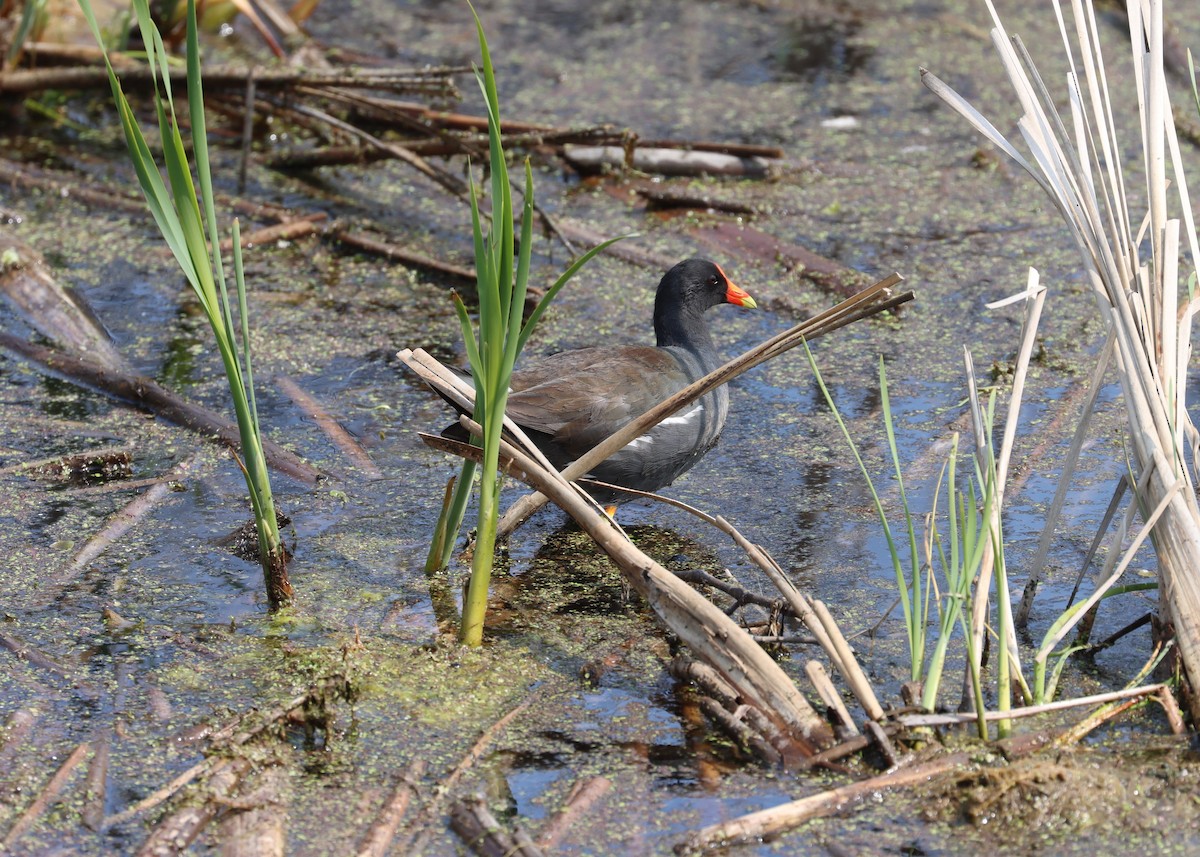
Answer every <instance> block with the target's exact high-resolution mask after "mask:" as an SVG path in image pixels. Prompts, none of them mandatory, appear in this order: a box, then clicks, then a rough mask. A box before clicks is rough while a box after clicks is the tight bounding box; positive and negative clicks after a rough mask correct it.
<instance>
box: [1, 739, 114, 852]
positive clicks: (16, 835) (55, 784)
mask: <svg viewBox="0 0 1200 857" xmlns="http://www.w3.org/2000/svg"><path fill="white" fill-rule="evenodd" d="M90 748H91V745H90V744H88V742H86V741H85V742H83V743H82V744H80V745H79V746H77V747H76V748H75V749H74V750H73V751H71V755H69V756H67V758H66V761H64V762H63V763H62V764H61V765H60V766H59V768H58V770H57V771H55V772H54V776H53V777H51V778H50V782H48V783H46V785H45V787H44V788H43V789H42V790H41V791H40V792H38V795H37V797H35V798H34V799H33V803H31V804H30V805H29V807H28V808H27V809H26V810H25V812H23V813H21V817H20V818H18V819H17V822H16V824H14V825H13V826H12V827H11V828H10V829H9V831H8V833H6V834H5V835H4V840H3V841H0V851H7V850H8V849H10V848H12V847H13V845H14V844H16V842H17V840H18V839H20V838H21V837H22V836H24V835H25V833H26V832H27V831H28V830H29V828H31V827H33V825H34V823H35V822H36V821H37V820H38V819H39V818H41V817H42V816H43V815H45V813H46V810H47V809H49V808H50V804H51V803H52V802H53V801H54V799H55V798H57V797H58V795H59V793H60V792H62V790H63V788H64V787H65V786H66V784H67V780H69V779H70V778H71V774H73V773H74V772H75V769H76V768H78V767H79V765H80V764H81V763H82V762H83V759H84V757H85V756H87V753H88V750H89V749H90Z"/></svg>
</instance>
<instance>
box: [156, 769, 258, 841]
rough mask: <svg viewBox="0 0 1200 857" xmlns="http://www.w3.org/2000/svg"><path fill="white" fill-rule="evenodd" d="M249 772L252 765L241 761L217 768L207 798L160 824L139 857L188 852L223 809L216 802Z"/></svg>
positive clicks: (235, 786)
mask: <svg viewBox="0 0 1200 857" xmlns="http://www.w3.org/2000/svg"><path fill="white" fill-rule="evenodd" d="M248 770H250V762H249V761H248V760H246V759H241V758H239V759H232V760H225V764H222V765H220V766H217V767H214V768H213V770H212V772H211V776H210V777H209V779H208V782H207V783H206V784H205V793H204V798H203V799H202V800H199V801H198V802H197V803H193V804H190V805H188V806H184V807H181V808H180V809H178V810H176V811H175V812H173V813H171V814H170V815H168V816H167V817H166V818H164V819H163V820H162V821H160V822H159V823H158V825H157V826H156V827H155V828H154V830H152V831H151V832H150V836H149V837H147V839H146V841H145V842H143V843H142V847H141V848H139V849H138V850H137V857H175V855H179V854H183V853H184V852H185V851H187V847H188V845H190V844H191V842H192V840H193V839H195V838H196V836H197V835H199V833H200V831H201V830H203V829H204V828H205V826H207V825H208V823H209V822H210V821H212V820H213V819H214V818H215V817H216V815H217V813H218V812H220V809H221V806H220V804H219V803H217V801H216V800H214V798H226V797H228V796H229V795H231V794H233V790H234V789H235V788H237V785H238V783H239V782H241V779H242V777H243V776H244V775H245V773H246V771H248Z"/></svg>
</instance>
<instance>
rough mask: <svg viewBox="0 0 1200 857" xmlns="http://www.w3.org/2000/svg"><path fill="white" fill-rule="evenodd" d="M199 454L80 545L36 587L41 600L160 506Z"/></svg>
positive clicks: (71, 578) (51, 594) (173, 470)
mask: <svg viewBox="0 0 1200 857" xmlns="http://www.w3.org/2000/svg"><path fill="white" fill-rule="evenodd" d="M195 461H196V456H195V455H190V456H188V457H187V458H185V459H184V460H183V461H181V462H179V463H178V464H176V465H175V466H174V467H173V468H171V471H170V473H168V474H167V475H166V476H165V477H163V479H162V480H161V481H159V482H157V483H156V484H154V485H152V486H151V487H150V489H149V490H147V491H146V493H144V494H139V495H138V496H137V497H135V498H134V499H133V500H131V501H130V502H129V503H128V504H126V505H125V507H124V508H121V509H118V510H117V511H116V512H115V513H113V515H112V516H111V517H110V518H109V519H108V522H107V523H106V524H105V525H104V526H103V527H102V528H101V529H100V530H99V532H97V533H95V534H94V535H93V536H92V537H91V538H89V539H88V540H87V542H86V543H85V544H84V545H83V547H81V548H80V549H79V550H78V551H77V552H76V553H75V556H73V557H72V558H71V561H70V562H69V563H67V565H66V566H65V567H64V568H62V569H61V570H59V571H58V572H56V573H54V574H51V575H50V576H49V577H48V578H47V579H46V580H45V581H44V582H43V583H41V584H40V585H39V586H38V587H37V588H38V589H39V590H40V592H41V597H40V601H41V603H43V604H45V603H48V602H49V601H51V600H53V598H54V596H55V595H56V594H57V593H58V592H59V591H60V590H61V589H62V588H63V587H64V586H66V585H67V584H69V583H70V582H71V581H73V580H74V579H75V578H76V577H77V576H78V575H79V572H81V571H83V569H84V568H86V567H87V565H88V564H89V563H91V562H92V561H93V560H95V559H96V558H97V557H99V556H100V555H101V554H103V553H104V552H105V551H106V550H108V548H109V547H110V546H112V544H113V543H114V542H116V541H117V540H118V539H120V538H121V537H122V536H124V535H125V534H126V533H127V532H129V531H130V530H131V529H133V528H134V527H135V526H137V524H138V522H139V521H141V520H142V519H143V518H145V517H146V515H148V514H150V512H152V511H154V509H156V508H158V506H159V505H160V504H161V503H162V502H163V500H165V499H166V498H167V497H168V496H169V495H170V494H171V493H172V484H173V483H174V482H177V481H178V480H180V479H183V478H185V477H186V476H187V474H188V472H189V471H190V470H191V469H192V465H193V464H195Z"/></svg>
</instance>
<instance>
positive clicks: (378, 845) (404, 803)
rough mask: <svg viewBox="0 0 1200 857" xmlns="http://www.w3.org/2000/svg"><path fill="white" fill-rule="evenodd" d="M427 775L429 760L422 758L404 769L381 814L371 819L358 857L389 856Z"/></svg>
mask: <svg viewBox="0 0 1200 857" xmlns="http://www.w3.org/2000/svg"><path fill="white" fill-rule="evenodd" d="M423 776H425V762H424V760H421V759H418V760H417V761H415V762H413V763H412V764H411V765H409V766H408V767H407V768H406V769H405V771H404V773H402V774H400V775H399V776H397V777H396V782H395V785H394V786H393V787H392V792H391V794H390V795H388V796H387V798H386V799H385V800H384V802H383V806H382V807H380V809H379V814H378V815H376V816H375V820H374V821H373V822H371V826H370V827H369V828H368V829H367V832H366V834H365V835H364V836H363V838H362V842H360V843H359V844H358V851H356V852H355V857H386V855H387V854H388V853H389V850H390V848H391V845H392V840H393V839H395V838H396V831H397V830H399V829H400V822H402V821H403V820H404V814H405V813H406V812H408V805H409V803H411V802H412V799H413V798H414V797H416V796H417V794H418V785H417V784H418V783H419V782H420V781H421V778H422V777H423Z"/></svg>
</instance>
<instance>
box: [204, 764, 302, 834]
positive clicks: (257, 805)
mask: <svg viewBox="0 0 1200 857" xmlns="http://www.w3.org/2000/svg"><path fill="white" fill-rule="evenodd" d="M246 779H247V781H248V782H247V785H245V786H243V788H242V789H241V791H242V792H243V794H240V795H239V796H238V797H237V798H236V799H234V800H232V801H231V800H228V799H226V798H223V797H217V796H214V800H215V801H216V803H218V804H219V805H221V806H224V807H226V808H228V809H230V810H231V811H230V812H226V813H225V814H224V815H222V816H221V822H220V825H219V832H218V839H219V840H220V842H221V857H283V855H284V854H285V853H286V843H287V829H286V827H285V821H286V819H287V791H288V774H287V769H286V768H285V767H284V766H283V765H268V766H267V767H266V768H265V769H263V770H262V771H261V772H259V773H257V774H253V773H252V774H250V775H249V776H248V777H247V778H246ZM247 788H249V789H251V792H250V794H244V792H245V791H246V789H247Z"/></svg>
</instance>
